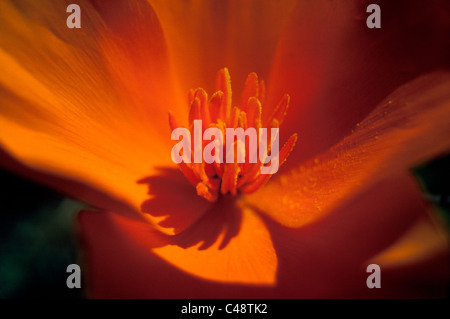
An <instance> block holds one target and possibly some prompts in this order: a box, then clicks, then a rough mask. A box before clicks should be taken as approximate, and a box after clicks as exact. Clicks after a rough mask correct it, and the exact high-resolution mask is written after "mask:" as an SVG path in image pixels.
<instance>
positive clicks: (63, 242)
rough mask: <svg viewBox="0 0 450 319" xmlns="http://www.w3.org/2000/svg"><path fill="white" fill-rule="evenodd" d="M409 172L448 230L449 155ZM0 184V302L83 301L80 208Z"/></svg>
mask: <svg viewBox="0 0 450 319" xmlns="http://www.w3.org/2000/svg"><path fill="white" fill-rule="evenodd" d="M412 172H413V174H414V175H415V176H416V177H417V179H418V180H419V182H420V184H421V186H422V189H423V193H424V198H426V199H427V200H429V201H431V202H432V203H434V204H435V205H436V206H437V207H438V209H437V210H436V211H437V214H439V216H440V217H441V218H440V219H441V220H443V221H444V223H445V224H446V226H447V227H448V229H450V155H448V156H444V157H441V158H438V159H435V160H433V161H431V162H429V163H427V164H424V165H421V166H419V167H417V168H415V169H414V170H412ZM0 185H1V191H0V205H1V209H0V298H83V297H85V294H84V290H83V285H82V288H81V289H76V288H74V289H69V288H67V286H66V280H67V277H68V276H69V275H70V274H69V273H67V272H66V269H67V266H68V265H69V264H80V255H79V253H80V249H79V247H78V242H77V237H76V229H75V217H76V214H77V212H78V211H79V210H80V209H81V208H82V207H83V206H84V205H83V204H81V203H79V202H77V201H74V200H71V199H68V198H66V197H64V196H62V195H60V194H59V193H57V192H55V191H53V190H50V189H48V188H46V187H43V186H40V185H38V184H35V183H33V182H30V181H28V180H26V179H24V178H22V177H19V176H17V175H15V174H13V173H11V172H8V171H5V170H0ZM80 266H81V265H80ZM82 276H83V273H82Z"/></svg>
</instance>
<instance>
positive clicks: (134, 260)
mask: <svg viewBox="0 0 450 319" xmlns="http://www.w3.org/2000/svg"><path fill="white" fill-rule="evenodd" d="M77 2H78V4H79V5H80V8H81V10H82V16H81V17H82V18H81V19H82V20H81V21H82V22H81V23H82V27H81V28H79V29H69V28H67V27H66V21H65V20H66V18H67V13H66V7H67V5H68V4H69V2H63V1H58V2H55V1H39V3H37V2H36V1H20V2H17V1H2V2H1V3H0V26H1V28H0V65H1V70H2V72H1V73H0V101H1V102H0V108H1V112H0V143H1V147H2V149H3V150H2V156H1V159H0V163H1V165H2V166H3V167H6V168H8V169H10V170H13V171H15V172H17V173H20V174H23V175H25V176H27V177H28V178H30V179H33V180H37V181H39V182H41V183H43V184H45V185H47V186H51V187H53V188H56V189H58V190H60V191H62V192H65V193H66V194H68V195H70V196H72V197H75V198H77V199H80V200H83V201H85V202H86V203H89V204H91V205H92V206H93V207H95V208H96V209H90V210H86V211H83V212H81V213H80V214H79V218H78V221H79V226H80V236H81V239H82V243H83V247H84V249H85V255H84V256H85V262H86V263H85V265H83V267H85V268H83V269H86V270H87V273H88V280H87V283H88V285H89V290H90V292H91V295H92V296H93V297H150V298H199V297H200V298H210V297H215V298H219V297H222V298H223V297H225V298H230V297H232V298H241V297H244V298H259V297H263V298H299V297H439V296H443V295H444V294H445V289H446V288H447V287H448V283H449V277H450V273H449V269H450V267H449V262H448V257H449V244H448V234H447V233H446V232H445V231H444V230H443V228H442V226H440V224H439V222H438V221H437V219H436V217H435V216H434V215H433V214H429V212H430V211H431V210H432V207H430V205H428V204H427V203H426V202H424V200H423V199H422V197H421V193H420V189H419V187H418V185H417V183H416V182H415V180H414V179H413V178H412V177H411V176H410V174H409V173H408V169H409V168H411V167H413V166H415V165H418V164H420V163H423V162H425V161H427V160H429V159H431V158H433V157H436V156H438V155H441V154H445V153H446V152H448V151H449V150H450V130H449V129H450V125H449V124H450V123H449V118H450V73H448V72H447V71H446V70H448V67H449V61H448V54H449V51H450V50H449V48H448V45H447V43H448V36H449V35H450V24H449V23H448V21H450V20H449V19H448V12H449V11H448V10H442V8H447V9H448V4H447V3H446V2H445V1H434V2H432V3H430V4H427V5H426V7H425V5H424V4H423V3H422V2H421V1H413V2H411V1H408V2H406V1H401V2H400V1H396V2H395V3H393V2H392V1H378V2H379V4H380V7H381V8H382V27H381V29H369V28H367V26H366V17H367V15H368V14H367V13H366V6H367V5H368V3H366V2H364V1H346V2H345V3H335V2H330V1H325V0H323V1H322V0H318V1H314V2H311V1H288V0H285V1H283V2H282V3H280V2H278V1H268V0H267V1H261V0H253V1H251V0H248V1H239V2H238V1H221V2H216V1H193V2H183V1H177V2H175V1H174V2H171V1H151V0H149V1H148V2H147V1H125V0H124V1H115V2H114V3H111V2H106V1H94V0H92V1H84V0H83V1H82V0H79V1H77ZM224 67H227V68H228V70H229V71H230V74H231V78H232V82H231V87H232V91H231V92H232V94H233V98H232V101H233V105H234V104H238V103H239V100H240V93H241V92H242V89H243V88H244V82H245V79H246V77H247V75H248V74H250V73H252V72H256V74H258V77H259V78H260V79H264V80H265V81H266V82H265V83H266V88H267V91H266V97H265V99H264V103H263V104H264V105H263V114H262V118H263V119H264V118H267V117H269V116H270V114H272V113H271V112H272V111H273V107H274V106H276V105H277V103H278V102H279V99H280V98H281V97H282V96H283V95H284V94H286V93H287V94H289V95H290V97H291V99H290V105H289V110H288V115H287V117H286V118H285V120H284V123H283V126H282V127H281V129H280V135H281V139H280V141H281V142H283V141H286V140H288V138H289V136H292V135H293V134H295V133H298V141H297V143H296V145H295V147H294V148H293V150H292V152H291V154H290V155H289V158H288V159H287V161H286V162H285V163H284V164H283V166H282V167H280V170H279V172H278V173H276V174H275V175H274V176H273V177H272V178H271V179H270V181H269V182H268V183H267V184H265V185H258V186H262V187H260V188H259V189H258V190H256V191H255V192H253V193H251V194H240V193H239V191H237V190H236V189H234V191H232V193H233V192H235V193H236V196H233V195H230V194H229V193H228V192H224V193H226V194H223V195H222V194H216V195H217V198H215V197H214V198H210V199H213V200H215V201H214V202H210V201H208V200H205V198H203V197H201V196H198V195H197V193H199V194H200V195H202V194H206V193H204V192H203V191H204V190H202V189H201V190H200V191H199V190H198V189H197V190H196V188H195V187H193V186H192V185H191V184H190V183H189V181H188V180H187V179H186V178H185V177H184V176H183V174H182V172H180V170H178V169H177V167H176V165H175V164H174V163H173V162H172V160H171V157H170V154H171V148H172V146H173V141H171V139H170V130H169V123H168V119H167V118H168V112H169V110H171V111H172V112H173V113H172V114H174V115H175V116H176V118H177V119H188V117H189V114H188V113H189V107H188V105H187V99H186V96H187V94H188V92H189V89H192V88H194V89H195V88H198V87H202V88H204V89H205V91H206V92H209V93H213V92H214V90H215V85H214V84H215V75H216V72H217V71H218V70H220V69H223V68H224ZM253 95H254V94H253ZM244 96H245V93H244ZM289 149H291V147H290V148H289ZM230 180H231V181H228V182H227V183H233V181H232V178H231V179H230ZM222 183H223V181H222ZM261 184H262V183H261ZM230 185H232V184H230ZM234 186H236V185H234ZM201 187H205V186H201ZM208 187H209V186H208ZM227 187H228V186H227ZM230 187H232V186H230ZM229 190H230V191H231V188H229ZM205 192H206V191H205ZM204 197H207V196H204ZM372 263H375V264H378V265H380V267H381V271H382V288H380V289H369V288H368V287H367V286H366V278H367V276H368V273H367V272H366V267H367V266H368V265H369V264H372ZM425 286H426V287H425Z"/></svg>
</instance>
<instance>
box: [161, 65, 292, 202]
mask: <svg viewBox="0 0 450 319" xmlns="http://www.w3.org/2000/svg"><path fill="white" fill-rule="evenodd" d="M216 85H217V91H216V92H215V93H214V94H213V95H212V96H211V97H210V98H209V99H208V95H207V93H206V92H205V90H204V89H202V88H198V89H196V90H190V91H189V96H188V103H189V106H190V110H189V126H188V129H189V132H190V133H191V134H189V138H190V136H191V135H193V136H194V139H193V140H190V141H189V144H188V149H187V150H186V149H183V148H182V149H177V151H176V153H177V154H176V155H178V156H180V158H181V157H182V158H184V160H182V161H180V162H177V163H178V167H179V168H180V170H181V171H182V172H183V174H184V175H185V176H186V178H187V179H188V180H189V181H190V182H191V183H192V184H193V185H194V186H195V187H196V189H197V194H198V195H200V196H202V197H204V198H206V199H207V200H209V201H215V200H216V199H217V198H218V196H219V195H220V194H222V195H225V194H227V193H231V194H233V195H237V194H238V193H239V192H242V193H244V194H249V193H253V192H254V191H256V190H257V189H259V188H260V187H261V186H263V185H264V184H265V183H267V181H268V180H269V179H270V177H271V176H272V175H273V174H274V173H275V172H276V171H277V170H278V167H279V165H281V164H283V163H284V161H285V160H286V158H287V156H288V155H289V153H290V152H291V151H292V149H293V148H294V145H295V142H296V140H297V134H293V135H292V136H291V137H290V138H289V139H288V141H287V142H286V143H285V144H284V146H283V147H282V148H281V149H279V147H278V138H279V136H278V132H279V127H280V125H281V123H282V122H283V119H284V117H285V116H286V110H287V107H288V105H289V99H290V98H289V95H287V94H286V95H284V96H283V98H282V99H281V101H280V103H279V104H278V105H277V106H276V107H275V109H274V110H273V112H272V114H271V115H270V116H269V117H268V118H267V120H264V121H263V120H262V103H263V102H264V95H265V86H264V82H263V81H259V80H258V76H257V75H256V74H255V73H250V74H249V75H248V77H247V80H246V82H245V87H244V92H243V95H242V99H241V102H240V104H239V106H234V107H232V100H231V80H230V74H229V72H228V69H227V68H224V69H221V70H220V71H219V72H218V74H217V83H216ZM169 125H170V128H171V129H172V131H173V132H175V130H176V129H179V128H181V127H182V126H180V125H178V123H177V121H176V119H175V117H174V116H173V114H172V113H171V112H169ZM211 132H213V133H212V134H210V133H211ZM251 133H253V135H252V134H251ZM199 135H200V137H199ZM212 135H213V136H214V141H213V142H211V139H212V137H213V136H212ZM218 135H220V137H218ZM202 137H203V138H202ZM208 139H209V140H208ZM236 139H237V140H236ZM267 140H268V141H269V142H267ZM224 141H226V143H224ZM180 143H181V142H180ZM185 145H186V144H185ZM179 151H181V152H179ZM269 152H270V155H269ZM204 154H210V155H211V156H210V157H212V158H214V160H213V161H212V160H205V159H204V158H202V155H204ZM257 155H259V156H257ZM225 158H226V159H225ZM274 166H275V169H273V167H274Z"/></svg>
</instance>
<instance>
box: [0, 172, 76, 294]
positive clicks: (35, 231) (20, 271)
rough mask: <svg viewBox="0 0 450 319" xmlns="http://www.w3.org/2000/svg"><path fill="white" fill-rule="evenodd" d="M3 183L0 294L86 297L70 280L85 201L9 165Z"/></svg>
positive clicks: (0, 180) (1, 178) (0, 178)
mask: <svg viewBox="0 0 450 319" xmlns="http://www.w3.org/2000/svg"><path fill="white" fill-rule="evenodd" d="M0 185H1V191H0V298H81V297H83V289H76V288H74V289H69V288H68V287H67V285H66V280H67V277H68V276H69V275H70V273H67V272H66V270H67V266H68V265H69V264H79V255H78V248H77V244H78V243H77V238H76V232H75V230H76V228H75V217H76V213H77V212H78V211H79V210H80V208H81V207H83V205H82V204H81V203H79V202H76V201H73V200H71V199H67V198H65V197H64V196H62V195H60V194H58V193H56V192H54V191H53V190H50V189H48V188H45V187H43V186H40V185H38V184H35V183H32V182H30V181H28V180H26V179H24V178H21V177H19V176H17V175H14V174H13V173H10V172H8V171H5V170H0Z"/></svg>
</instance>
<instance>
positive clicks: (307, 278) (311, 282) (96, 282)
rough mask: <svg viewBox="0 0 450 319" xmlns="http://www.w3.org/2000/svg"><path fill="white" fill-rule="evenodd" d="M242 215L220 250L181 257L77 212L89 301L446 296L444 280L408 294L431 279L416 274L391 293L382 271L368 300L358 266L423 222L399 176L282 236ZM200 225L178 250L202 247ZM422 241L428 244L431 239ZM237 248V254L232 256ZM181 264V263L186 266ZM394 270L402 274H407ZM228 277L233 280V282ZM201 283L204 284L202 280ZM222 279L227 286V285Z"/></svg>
mask: <svg viewBox="0 0 450 319" xmlns="http://www.w3.org/2000/svg"><path fill="white" fill-rule="evenodd" d="M215 213H219V214H215V215H213V216H214V218H215V219H216V221H218V220H220V219H221V217H220V216H223V214H221V213H224V211H215ZM242 214H243V216H242V225H241V227H240V229H239V231H238V234H237V235H236V236H235V237H233V238H231V240H230V242H229V244H228V245H227V246H226V247H225V248H223V249H222V250H220V251H218V250H217V249H218V248H217V243H212V244H211V243H210V246H209V247H208V248H206V249H205V250H198V248H199V245H198V244H197V245H196V247H194V246H190V247H191V248H186V249H185V250H183V248H182V247H180V246H179V245H175V246H174V247H171V246H167V245H168V243H167V240H166V239H165V240H161V238H160V236H159V235H155V233H154V231H153V230H152V228H149V227H148V225H147V224H145V223H141V222H136V221H131V220H129V219H126V218H123V217H120V216H117V215H116V214H110V213H99V212H83V213H81V215H80V216H79V222H80V223H81V226H82V227H81V231H82V233H81V235H82V239H83V243H84V247H85V249H86V255H85V256H86V262H87V265H86V266H87V269H88V274H89V277H88V283H89V285H90V289H91V293H92V296H93V297H96V298H341V297H354V298H357V297H360V298H361V297H372V296H376V297H383V296H390V297H397V298H398V297H400V298H401V297H404V296H408V297H442V296H443V294H444V293H445V292H443V288H444V289H445V287H446V285H447V282H445V281H432V282H431V283H430V282H428V288H427V289H417V290H415V289H414V290H410V288H411V287H412V286H413V285H415V284H420V283H421V282H422V283H423V282H424V281H423V280H424V278H425V279H427V278H430V276H429V274H427V273H426V272H424V269H423V268H422V270H421V271H419V272H418V273H416V277H412V278H409V277H408V278H409V281H407V282H403V286H401V287H398V286H397V284H398V283H399V282H398V281H396V280H395V278H393V277H389V278H390V279H389V280H387V279H385V278H387V276H385V270H384V269H383V270H382V271H383V274H382V285H383V289H378V290H379V291H374V290H377V289H368V288H367V286H366V278H367V276H368V274H367V273H366V266H367V265H368V262H369V261H370V260H371V258H372V257H373V256H375V255H377V254H378V253H379V252H381V251H383V250H384V249H386V248H387V247H389V246H390V245H391V244H392V243H395V242H396V240H397V239H398V238H399V236H400V235H401V234H402V233H404V232H405V231H407V230H408V228H409V227H410V226H411V225H414V223H415V222H416V221H420V220H423V218H424V214H426V208H425V207H424V204H423V202H422V200H421V199H420V194H419V193H418V190H417V188H416V185H415V182H414V181H413V180H412V179H411V177H409V176H407V175H397V176H395V177H393V178H389V179H388V180H385V181H383V182H381V183H378V184H377V185H373V187H371V188H370V189H368V190H367V191H366V192H364V193H363V194H361V196H360V197H359V198H357V199H355V200H354V201H352V202H351V203H350V202H349V203H347V204H346V205H345V206H343V207H342V208H341V209H339V210H338V211H335V213H334V214H332V215H330V216H329V217H328V218H325V219H323V220H321V221H319V222H317V223H315V224H311V225H308V226H307V227H303V228H300V229H292V228H286V227H284V226H281V225H279V224H278V223H276V222H274V221H273V220H271V219H267V218H264V219H263V221H264V222H263V224H261V219H259V217H257V215H254V212H250V211H248V212H247V213H246V212H244V211H243V212H242ZM231 215H232V214H231ZM210 217H212V216H211V215H210ZM228 217H230V215H228ZM222 221H223V220H222ZM205 222H206V224H203V223H200V224H198V226H199V227H197V228H196V229H195V232H192V233H190V236H184V237H183V238H182V239H183V242H184V243H186V244H187V243H189V242H191V243H192V242H198V243H200V241H199V239H200V238H202V237H203V238H206V237H205V235H206V234H207V233H208V232H209V233H211V229H212V228H214V227H216V226H217V224H215V222H214V219H211V218H208V219H206V220H205ZM228 225H229V224H228ZM200 226H201V227H200ZM203 226H207V227H203ZM267 229H268V230H269V232H270V234H271V241H272V242H273V244H270V245H269V246H268V243H267V242H265V241H264V240H263V241H261V239H262V238H263V237H264V236H265V235H263V234H264V233H266V232H267ZM193 230H194V229H193ZM241 235H242V236H243V237H242V239H240V236H241ZM247 235H250V237H247ZM428 235H429V236H436V234H433V233H432V232H430V233H428ZM179 243H180V242H179ZM235 244H236V245H237V244H238V246H236V247H234V245H235ZM260 244H261V245H262V246H260ZM203 248H205V247H203ZM272 248H273V249H274V250H275V253H276V257H277V263H276V264H273V261H271V260H272V259H271V257H270V256H271V255H272V254H271V253H270V251H271V250H272ZM255 249H256V251H253V250H255ZM210 250H211V251H210ZM447 253H448V252H447ZM219 254H223V255H222V256H219ZM158 255H160V256H161V257H162V258H161V257H158ZM206 256H210V257H211V258H206ZM185 258H188V260H186V261H185V260H184V259H185ZM191 258H194V259H195V260H196V261H197V262H195V261H194V260H193V259H191ZM196 258H198V259H196ZM433 261H434V260H433ZM425 265H428V266H429V264H425ZM272 266H276V267H277V272H276V281H275V282H274V283H272V284H271V285H264V284H263V285H261V284H258V285H254V284H252V282H253V283H256V282H254V281H252V278H253V279H254V278H255V275H256V274H261V273H263V272H264V271H263V269H264V267H267V268H268V269H270V268H271V267H272ZM428 266H427V267H428ZM180 268H181V269H182V270H180ZM209 268H210V269H209ZM200 269H203V271H204V272H200ZM401 269H402V271H404V272H405V273H406V272H408V271H409V270H408V269H410V268H407V267H402V268H401ZM412 269H416V268H414V267H413V268H412ZM425 269H430V267H428V268H426V267H425ZM434 270H436V274H438V275H437V277H436V278H438V277H439V278H440V279H443V278H445V275H446V276H447V277H448V272H449V271H448V266H447V265H446V263H440V264H435V268H434ZM266 271H267V270H266ZM214 272H216V273H215V275H213V274H214ZM234 272H236V273H235V274H234V276H236V277H233V276H232V274H233V273H234ZM241 272H242V273H241ZM239 273H241V274H239ZM243 274H247V275H248V276H249V278H248V279H247V280H243V281H241V280H238V281H239V282H243V283H248V284H236V283H235V282H236V279H239V278H240V277H241V276H242V275H243ZM212 275H213V276H212ZM205 277H206V278H210V279H212V280H205ZM233 279H234V280H233ZM224 280H230V281H231V282H227V283H226V284H225V283H224V282H223V281H224ZM233 282H234V283H233ZM425 283H427V282H425ZM416 287H417V286H416ZM416 287H415V288H416ZM419 288H420V286H419Z"/></svg>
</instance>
